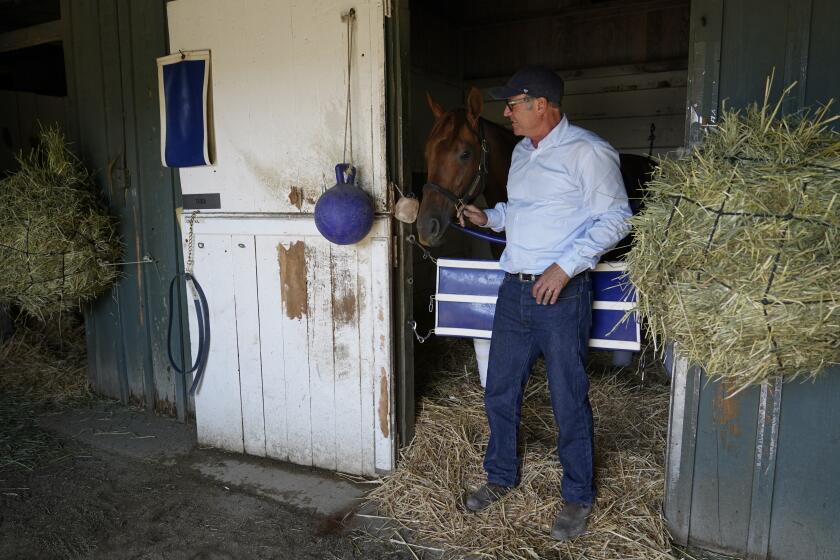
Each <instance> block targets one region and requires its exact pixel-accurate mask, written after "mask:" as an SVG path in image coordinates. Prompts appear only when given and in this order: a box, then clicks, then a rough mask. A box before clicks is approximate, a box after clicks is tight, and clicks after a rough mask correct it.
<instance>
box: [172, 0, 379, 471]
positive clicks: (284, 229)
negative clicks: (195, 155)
mask: <svg viewBox="0 0 840 560" xmlns="http://www.w3.org/2000/svg"><path fill="white" fill-rule="evenodd" d="M351 7H354V8H355V11H356V21H355V24H354V26H355V27H354V30H353V32H354V40H353V48H352V52H351V62H352V72H351V81H350V92H351V107H352V112H351V114H352V124H353V127H352V136H351V137H352V146H353V156H354V157H353V159H352V162H353V163H354V164H355V165H356V166H357V168H358V179H357V182H358V183H359V184H360V186H361V187H362V188H363V189H364V190H365V191H367V192H368V193H369V194H371V195H372V196H373V198H374V201H375V207H376V211H377V218H376V220H375V223H374V227H373V230H372V231H371V233H370V234H369V235H368V237H367V238H366V239H365V240H363V241H362V242H360V243H358V244H356V245H353V246H337V245H332V244H330V243H329V242H327V241H326V240H325V239H324V238H323V237H321V236H320V235H319V233H318V231H317V229H316V227H315V225H314V219H313V216H312V212H313V209H314V206H315V202H316V200H317V198H318V197H319V196H320V194H321V193H322V191H323V189H324V188H325V187H329V186H331V185H332V183H333V182H334V178H332V177H333V175H332V169H333V167H334V165H335V164H336V163H338V162H341V161H343V159H344V130H345V128H344V127H345V125H344V123H345V108H346V95H347V82H346V80H347V35H346V33H347V27H346V24H345V23H344V22H343V21H342V19H341V15H342V13H344V12H346V11H347V10H349V9H350V8H351ZM168 15H169V29H170V44H171V51H172V52H177V51H178V50H179V49H180V50H184V51H186V50H194V49H210V51H211V79H210V81H211V85H210V89H211V95H210V97H211V104H210V108H209V113H210V120H211V122H212V123H213V125H212V128H213V134H212V138H213V140H214V142H213V144H214V146H215V149H214V150H213V151H214V152H215V156H214V164H213V165H211V166H208V167H196V168H188V169H186V168H185V169H181V171H180V178H181V186H182V190H183V192H184V194H185V195H188V194H206V193H219V195H220V200H221V208H219V209H214V210H210V211H208V210H202V211H201V214H200V215H199V218H198V219H197V220H196V221H195V225H194V246H193V251H194V255H195V269H194V272H195V276H196V277H197V278H198V280H199V282H201V284H202V286H203V287H204V289H205V291H206V292H207V296H208V301H209V307H210V312H211V330H212V339H211V350H210V357H209V362H208V366H207V370H206V373H205V379H204V381H203V382H202V385H201V388H200V390H199V392H198V394H197V396H196V398H195V412H196V421H197V425H198V437H199V441H200V442H201V443H204V444H208V445H213V446H216V447H221V448H224V449H229V450H233V451H239V452H245V453H249V454H255V455H265V456H269V457H274V458H278V459H282V460H288V461H292V462H295V463H299V464H304V465H314V466H318V467H323V468H328V469H333V470H339V471H344V472H350V473H360V474H375V473H377V472H383V471H388V470H390V469H392V468H393V464H394V429H393V425H394V414H393V410H394V407H393V390H392V385H393V383H392V381H393V379H392V375H393V374H392V372H393V350H392V347H393V340H392V338H393V337H392V334H391V322H392V319H391V303H390V302H391V295H390V293H391V288H390V286H391V270H392V258H393V257H392V255H391V247H392V232H391V220H390V218H389V216H388V215H387V213H386V211H387V209H388V192H387V177H386V166H385V140H384V138H385V51H384V41H385V38H384V27H383V6H382V4H381V2H378V1H373V0H368V1H361V2H355V3H349V2H341V1H337V0H324V1H319V2H315V3H296V2H291V1H285V0H274V1H260V0H249V1H246V2H227V1H223V0H178V1H176V2H170V3H169V4H168ZM186 212H188V211H186ZM186 218H187V216H186V215H185V216H184V227H188V226H187V219H186ZM185 233H186V231H185ZM184 237H185V239H186V238H187V236H186V235H185V236H184ZM185 254H186V251H185ZM192 311H193V310H192V309H191V312H192ZM191 332H192V333H193V336H192V337H191V338H192V339H193V351H194V352H195V349H196V347H195V345H196V344H197V340H196V339H197V336H196V335H195V333H196V328H195V318H194V317H191Z"/></svg>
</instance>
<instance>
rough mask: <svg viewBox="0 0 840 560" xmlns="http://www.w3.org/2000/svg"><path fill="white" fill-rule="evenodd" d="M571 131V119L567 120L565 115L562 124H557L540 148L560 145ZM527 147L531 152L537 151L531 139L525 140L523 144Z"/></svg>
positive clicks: (541, 142)
mask: <svg viewBox="0 0 840 560" xmlns="http://www.w3.org/2000/svg"><path fill="white" fill-rule="evenodd" d="M568 130H569V119H567V118H566V115H565V114H564V115H563V117H562V118H561V119H560V122H559V123H557V124H556V125H555V126H554V128H552V129H551V131H550V132H549V133H548V134H546V136H545V138H543V139H542V140H541V141H540V147H550V146H555V145H557V144H559V143H560V141H561V140H562V139H563V137H564V136H565V135H566V132H567V131H568ZM523 144H525V147H527V148H528V149H529V150H536V148H535V147H534V143H533V142H531V139H530V138H527V137H526V138H525V141H524V142H523Z"/></svg>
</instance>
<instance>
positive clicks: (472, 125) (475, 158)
mask: <svg viewBox="0 0 840 560" xmlns="http://www.w3.org/2000/svg"><path fill="white" fill-rule="evenodd" d="M426 100H427V102H428V103H429V108H431V110H432V113H433V114H434V116H435V123H434V125H433V126H432V131H431V132H430V133H429V138H428V140H427V141H426V171H427V183H426V184H425V185H424V186H423V198H422V201H421V203H420V211H419V213H418V215H417V233H418V237H419V239H420V242H421V243H422V244H423V245H426V246H428V247H435V246H438V245H440V244H441V242H442V241H443V235H444V233H445V232H446V229H447V228H448V227H449V223H450V222H451V220H452V218H453V217H454V216H455V213H456V210H457V209H458V207H459V206H460V205H463V204H469V203H471V202H472V201H473V200H474V199H475V198H476V197H477V196H478V195H480V194H483V195H484V198H485V200H486V201H487V204H488V206H490V207H493V206H495V205H496V203H497V202H502V201H506V200H507V175H508V169H509V168H510V158H511V153H512V152H513V148H514V146H515V145H516V143H517V142H518V139H517V138H516V137H515V136H514V135H513V133H512V132H511V131H509V130H508V129H507V128H505V127H503V126H501V125H498V124H496V123H494V122H491V121H488V120H487V119H483V118H481V111H482V109H483V107H484V100H483V99H482V97H481V92H479V91H478V90H477V89H476V88H474V87H473V88H471V89H470V93H469V96H468V99H467V107H466V109H464V108H458V109H452V110H450V111H446V110H444V108H443V107H441V105H440V104H439V103H438V102H437V101H435V100H434V99H432V96H431V95H429V94H428V93H426ZM620 159H621V175H622V178H623V179H624V186H625V188H626V189H627V195H628V197H630V205H631V207H632V208H633V213H634V214H635V213H636V212H638V210H639V205H640V201H641V193H642V189H643V187H644V185H645V183H646V182H647V180H648V179H649V178H650V174H651V172H652V171H653V167H654V162H653V160H651V159H650V158H648V157H645V156H639V155H634V154H620ZM628 248H629V239H625V240H624V241H622V242H621V243H619V246H618V247H617V248H616V249H613V250H612V251H610V252H609V253H608V254H607V255H605V257H604V258H605V260H614V259H616V258H619V257H620V256H622V255H623V254H624V253H626V252H627V250H628Z"/></svg>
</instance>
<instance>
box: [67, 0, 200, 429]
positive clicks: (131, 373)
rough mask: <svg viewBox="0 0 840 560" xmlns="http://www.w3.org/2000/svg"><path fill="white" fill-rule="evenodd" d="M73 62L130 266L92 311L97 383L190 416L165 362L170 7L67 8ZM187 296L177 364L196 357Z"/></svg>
mask: <svg viewBox="0 0 840 560" xmlns="http://www.w3.org/2000/svg"><path fill="white" fill-rule="evenodd" d="M61 7H62V20H63V21H64V23H65V59H66V65H67V70H68V72H67V76H68V98H69V101H70V107H71V116H70V117H69V119H68V120H70V121H72V122H71V123H70V129H71V134H72V137H73V138H74V139H75V142H76V144H77V148H78V149H77V151H78V152H79V154H80V155H81V157H82V159H83V161H84V162H85V164H87V166H88V167H89V168H90V169H93V170H95V175H96V181H97V183H98V184H99V185H100V186H101V187H102V190H103V192H104V193H105V196H106V197H107V200H108V203H109V205H110V208H111V211H112V212H114V214H115V215H117V216H118V217H119V220H120V228H121V229H120V233H121V236H122V239H123V241H124V243H125V259H124V260H125V261H126V262H128V263H135V262H136V261H142V260H143V259H144V257H145V256H148V257H150V258H151V259H152V260H153V263H152V264H126V265H124V266H123V267H122V273H123V277H122V279H121V280H120V282H119V283H118V284H117V285H116V286H115V287H114V288H113V289H112V291H111V293H110V294H108V295H106V296H103V297H101V298H99V300H97V301H96V302H95V304H93V305H92V306H90V307H89V308H88V309H87V310H86V314H85V319H86V321H85V322H86V327H87V337H88V360H89V371H90V380H91V383H92V384H93V386H94V388H95V389H97V390H98V391H99V392H101V393H103V394H105V395H109V396H112V397H116V398H120V399H122V400H123V401H133V402H139V403H143V404H144V405H145V406H146V407H147V408H149V409H154V410H157V411H159V412H162V413H167V414H177V415H178V416H179V417H181V418H184V417H185V415H186V414H187V408H188V405H187V400H186V398H185V391H184V387H183V382H182V380H181V378H180V377H179V376H178V375H177V374H176V373H175V372H174V371H173V370H172V369H171V367H170V365H169V362H168V359H167V352H166V335H167V321H168V314H169V309H168V303H167V297H168V296H167V294H168V288H169V281H170V279H171V278H172V276H173V275H174V274H175V273H176V272H177V271H179V270H182V269H183V265H182V263H181V250H180V243H181V236H180V231H179V228H178V225H177V222H176V215H175V209H176V208H177V207H178V206H180V187H179V185H178V176H177V172H176V171H173V170H171V169H167V168H165V167H163V166H162V165H161V163H160V120H159V108H158V89H157V88H158V86H157V66H156V62H155V59H156V58H157V57H159V56H162V55H164V54H167V53H168V50H167V49H168V42H167V24H166V3H165V1H164V0H155V1H152V0H148V1H146V0H144V1H143V2H135V1H129V0H72V1H69V0H64V1H63V2H62V4H61ZM183 305H184V299H183V294H179V300H178V305H177V309H176V310H175V314H174V315H175V328H174V332H175V335H174V336H175V337H177V340H176V341H175V342H174V346H175V355H176V359H179V360H180V359H181V355H182V350H183V348H188V344H187V338H186V337H187V334H186V329H185V326H184V325H183V317H185V316H183V315H182V313H181V310H182V309H183V308H184V307H183Z"/></svg>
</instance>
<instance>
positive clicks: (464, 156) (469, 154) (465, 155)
mask: <svg viewBox="0 0 840 560" xmlns="http://www.w3.org/2000/svg"><path fill="white" fill-rule="evenodd" d="M470 157H472V152H470V151H469V150H465V151H464V153H462V154H461V159H462V160H464V161H466V160H468V159H470Z"/></svg>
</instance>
